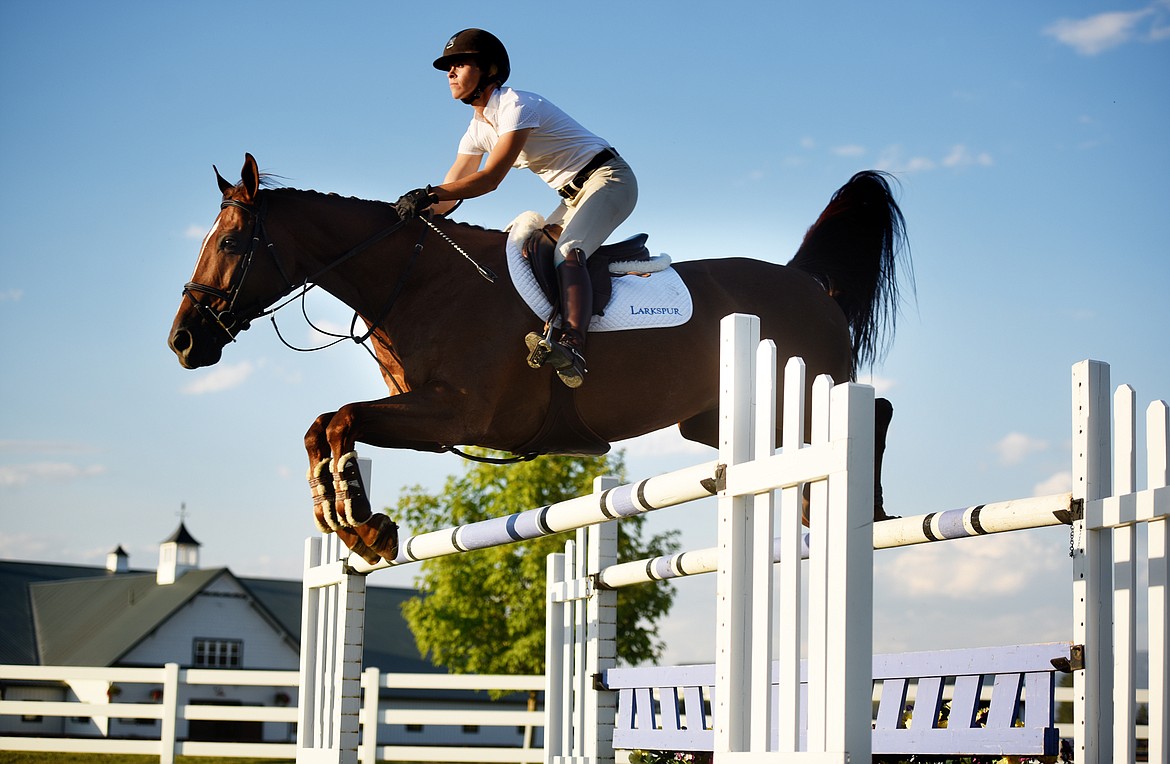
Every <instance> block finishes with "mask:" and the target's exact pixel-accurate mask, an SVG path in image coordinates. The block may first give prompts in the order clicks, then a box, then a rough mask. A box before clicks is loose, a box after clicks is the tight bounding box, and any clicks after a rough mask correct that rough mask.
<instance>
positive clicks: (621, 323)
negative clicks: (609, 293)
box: [507, 212, 692, 332]
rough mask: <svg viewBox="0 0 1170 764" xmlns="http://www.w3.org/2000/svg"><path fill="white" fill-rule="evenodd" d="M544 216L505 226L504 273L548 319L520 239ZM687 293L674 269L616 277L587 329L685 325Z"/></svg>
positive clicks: (526, 215)
mask: <svg viewBox="0 0 1170 764" xmlns="http://www.w3.org/2000/svg"><path fill="white" fill-rule="evenodd" d="M543 225H544V218H543V217H541V216H540V215H539V214H538V213H535V212H525V213H524V214H522V215H520V217H518V218H516V219H515V220H514V221H512V224H511V225H509V226H508V229H507V230H508V245H507V249H508V273H509V275H511V277H512V283H513V284H514V285H515V286H516V291H517V293H519V295H520V297H521V298H523V300H524V302H525V303H527V305H528V307H529V308H531V309H532V312H533V313H534V314H536V317H537V318H539V319H540V320H541V321H546V320H548V317H549V314H550V313H552V304H551V303H549V301H548V298H547V297H545V296H544V292H543V291H542V290H541V288H540V284H538V283H537V282H536V276H534V275H532V268H530V267H529V266H528V261H527V260H526V259H525V258H524V255H523V253H522V252H521V247H522V246H523V244H524V240H525V239H527V238H528V234H529V233H531V232H532V231H533V230H535V228H540V227H541V226H543ZM691 312H692V303H691V293H690V291H689V290H688V289H687V287H686V285H685V284H684V283H683V281H682V279H681V278H680V277H679V275H678V273H677V272H675V270H674V268H667V269H666V270H662V271H659V272H657V273H651V274H650V275H648V276H633V275H630V276H620V277H618V278H615V279H614V280H613V297H612V299H610V301H609V305H608V306H606V308H605V315H604V316H594V317H593V320H592V321H590V323H589V331H591V332H615V331H620V330H622V329H654V328H661V327H667V326H679V325H680V324H685V323H686V322H687V321H689V320H690V318H691Z"/></svg>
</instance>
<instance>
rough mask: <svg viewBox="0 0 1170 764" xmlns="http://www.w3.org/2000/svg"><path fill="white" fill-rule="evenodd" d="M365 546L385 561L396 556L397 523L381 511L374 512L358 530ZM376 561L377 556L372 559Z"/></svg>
mask: <svg viewBox="0 0 1170 764" xmlns="http://www.w3.org/2000/svg"><path fill="white" fill-rule="evenodd" d="M359 533H361V534H362V537H363V539H362V540H363V541H365V543H366V546H368V547H369V549H370V550H371V551H372V552H373V553H374V554H375V555H377V556H378V557H381V558H382V559H383V560H385V561H386V562H394V559H395V558H396V557H398V525H397V524H396V523H395V522H394V521H393V520H391V519H390V518H389V517H386V515H383V514H382V513H381V512H375V513H374V514H373V515H372V516H371V517H370V520H369V522H368V523H366V524H365V525H364V526H362V528H361V529H360V530H359ZM373 562H377V558H375V559H374V560H373Z"/></svg>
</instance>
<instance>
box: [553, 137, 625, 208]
mask: <svg viewBox="0 0 1170 764" xmlns="http://www.w3.org/2000/svg"><path fill="white" fill-rule="evenodd" d="M617 157H618V153H617V150H616V149H612V148H608V149H602V150H601V151H599V152H597V154H596V155H595V156H594V157H593V158H592V159H590V160H589V163H588V164H587V165H585V166H584V167H582V168H581V172H579V173H577V177H575V178H573V179H572V180H570V181H569V182H568V183H566V184H565V185H563V186H561V187H560V188H558V189H557V193H558V194H560V195H561V196H562V197H563V198H565V199H568V200H570V201H571V200H572V199H573V198H574V197H575V196H577V194H579V193H581V188H582V187H584V185H585V181H587V180H589V176H590V175H592V174H593V171H594V170H596V169H597V168H598V167H601V166H602V165H604V164H605V163H606V162H608V161H609V160H611V159H616V158H617Z"/></svg>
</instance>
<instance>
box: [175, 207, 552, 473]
mask: <svg viewBox="0 0 1170 764" xmlns="http://www.w3.org/2000/svg"><path fill="white" fill-rule="evenodd" d="M228 207H235V208H237V209H240V210H243V211H245V212H247V213H248V214H249V215H251V216H252V237H251V238H252V243H251V246H250V247H249V249H248V252H247V253H246V254H245V255H244V258H243V264H242V265H241V267H240V268H238V269H236V272H235V273H233V274H232V279H231V282H230V283H229V284H228V287H227V289H226V290H225V289H220V288H218V287H213V286H210V285H208V284H200V283H198V282H196V281H189V282H187V283H186V284H185V285H184V286H183V294H184V295H185V296H186V297H187V298H188V299H190V300H191V302H192V303H193V304H194V306H195V309H196V310H197V311H198V312H199V314H200V315H201V316H202V317H203V319H204V320H205V321H207V322H208V323H209V324H212V325H214V326H218V327H219V328H220V329H222V330H223V332H224V333H225V334H226V335H227V337H228V339H229V340H230V341H232V342H235V341H236V335H237V334H239V333H240V332H242V331H244V330H245V329H247V328H248V327H249V326H250V325H251V324H252V322H253V321H255V320H256V319H257V318H262V317H264V316H268V317H269V320H270V321H272V328H273V330H274V331H275V333H276V336H277V338H278V339H279V340H280V341H281V343H282V344H283V345H284V346H285V347H287V348H289V349H290V350H295V351H296V352H298V353H312V352H316V351H318V350H325V349H327V348H330V347H333V346H334V345H337V344H338V343H341V342H344V341H345V340H353V342H355V343H356V344H358V345H360V346H361V347H362V348H363V349H365V351H366V352H367V353H369V354H370V357H371V358H373V359H374V362H375V363H377V364H378V367H379V368H381V370H382V371H383V373H384V375H385V378H386V379H388V380H391V381H393V380H394V375H393V374H391V373H390V370H389V369H388V368H386V365H385V364H384V363H383V362H382V360H381V359H379V358H378V354H377V353H375V352H374V351H373V349H372V348H370V347H369V346H368V345H367V344H366V342H367V340H369V339H370V338H371V337H373V336H374V332H375V331H376V330H377V328H378V327H379V326H381V324H382V322H383V321H384V320H385V319H386V317H387V316H389V315H390V311H391V310H393V308H394V304H395V303H396V302H397V301H398V298H399V297H400V296H401V294H402V292H403V290H404V289H405V288H406V283H407V281H408V280H409V278H410V275H411V273H412V272H413V271H414V267H415V264H416V263H417V262H418V259H419V257H420V256H421V255H422V251H423V244H424V242H425V241H426V235H427V231H428V229H429V230H432V231H434V232H435V233H437V234H438V235H439V237H440V238H441V239H442V240H443V241H445V242H446V243H447V244H448V245H450V247H451V248H452V249H454V250H455V251H456V252H458V253H459V254H460V255H462V256H463V258H464V259H465V260H467V262H469V263H471V265H472V266H474V268H475V270H476V271H477V272H478V273H479V275H480V276H482V277H483V278H484V279H485V280H486V281H488V282H489V283H492V284H494V283H495V282H496V274H495V273H493V272H492V270H491V269H490V268H487V267H485V266H483V265H480V264H479V263H478V262H476V261H475V259H474V258H473V257H472V256H471V255H469V254H468V253H467V252H466V251H465V250H464V249H463V248H462V247H461V246H459V244H458V242H456V241H455V240H454V239H452V238H451V237H450V236H448V235H447V234H446V233H445V232H444V231H443V230H442V229H440V228H439V227H438V226H436V225H435V224H434V222H433V221H432V220H430V219H429V218H427V217H420V218H419V219H420V220H421V221H422V222H423V223H424V224H425V226H424V227H423V228H422V229H421V231H420V233H419V238H418V242H417V243H416V244H415V245H414V247H413V249H412V251H411V255H410V259H409V260H408V261H407V263H406V267H405V268H403V269H402V272H401V273H400V275H399V277H398V281H397V283H396V284H395V285H394V289H393V290H391V292H390V296H389V297H388V298H387V300H386V303H385V304H384V305H383V306H382V309H381V311H379V313H378V316H377V318H375V319H374V320H372V321H369V322H368V323H369V327H368V329H367V330H366V332H365V333H364V334H361V335H358V334H357V332H356V327H357V322H358V318H359V317H360V315H359V313H358V312H357V311H354V314H353V319H352V320H351V321H350V324H349V335H341V334H336V333H333V332H327V331H324V330H322V329H321V328H320V327H318V326H316V325H315V324H314V323H313V321H312V319H310V318H309V313H308V309H307V307H306V305H305V296H306V295H307V294H308V293H309V291H310V290H311V289H313V288H315V287H317V286H318V285H319V279H320V277H321V276H323V275H325V274H326V273H328V272H330V271H332V270H334V269H335V268H337V267H339V266H340V265H342V264H344V263H346V262H348V261H349V260H351V259H353V258H354V257H357V256H358V255H359V254H361V253H362V252H365V251H366V250H367V249H369V248H371V247H373V246H374V245H375V244H377V243H378V242H380V241H382V240H383V239H385V238H386V237H387V236H390V235H391V234H394V233H396V232H397V231H399V230H400V229H402V228H403V227H404V226H406V224H407V223H408V222H409V221H408V220H399V221H397V222H396V223H394V224H393V225H390V226H387V227H386V228H384V229H382V230H381V231H379V232H377V233H376V234H374V235H373V236H371V237H370V238H368V239H366V240H365V241H363V242H361V243H360V244H358V245H357V246H355V247H352V248H350V249H349V250H347V251H345V252H343V253H342V254H341V255H339V256H338V257H337V258H335V259H333V260H332V261H330V262H329V264H328V265H326V266H324V267H323V268H320V269H319V270H317V271H316V272H315V273H312V274H310V275H308V276H306V277H305V278H304V279H303V280H302V281H301V283H300V284H293V283H292V280H291V279H290V278H289V277H288V273H287V272H286V271H285V269H284V266H283V265H282V264H281V262H280V258H279V257H277V254H276V249H275V247H274V246H273V242H272V241H271V240H269V239H268V237H267V236H266V235H265V233H264V214H263V213H264V205H263V202H261V204H260V205H259V206H257V205H251V204H246V203H244V202H240V201H237V200H235V199H225V200H223V202H222V203H221V204H220V209H221V210H223V209H227V208H228ZM261 240H264V248H265V250H266V251H267V252H268V254H269V256H270V257H271V258H272V262H273V263H274V264H275V265H276V269H277V270H278V271H279V272H280V275H281V278H283V279H284V282H285V287H286V288H285V289H284V291H282V292H281V293H280V295H279V296H278V297H277V298H276V301H275V304H273V305H272V307H269V308H264V309H261V310H259V311H257V312H256V313H255V314H253V315H251V316H249V317H247V318H243V319H241V318H240V317H238V316H237V315H236V300H237V299H238V298H239V296H240V292H241V290H242V289H243V285H244V282H245V281H246V280H247V277H248V273H249V272H250V271H251V268H252V264H253V262H254V261H255V255H256V250H257V249H258V248H259V247H260V245H261ZM297 290H299V293H298V294H295V295H293V296H292V297H288V295H290V294H292V293H293V292H297ZM196 292H199V293H201V294H207V295H210V296H211V297H214V298H217V299H220V300H222V301H224V302H225V303H227V309H226V310H223V311H220V312H219V313H216V312H215V311H214V310H213V309H212V308H211V307H210V306H209V305H206V304H204V303H202V302H200V301H199V300H198V299H196V297H195V293H196ZM285 297H288V299H284V298H285ZM298 299H299V300H300V301H301V315H302V316H304V318H305V323H307V324H308V325H309V326H310V327H311V328H312V329H313V330H314V331H316V332H318V333H319V334H323V335H325V336H327V337H333V338H334V339H333V341H332V342H327V343H325V344H324V345H320V346H318V347H312V348H300V347H296V346H295V345H293V344H291V343H290V342H289V341H288V340H286V339H285V338H284V335H282V334H281V333H280V327H279V326H278V325H277V323H276V313H277V311H279V310H281V309H282V308H284V307H285V306H287V305H288V304H289V303H292V302H294V301H296V300H298ZM282 300H283V301H282ZM384 347H385V348H386V350H387V351H388V352H390V353H391V354H394V349H393V348H392V347H390V346H389V345H388V344H385V343H384ZM394 386H395V387H396V388H398V392H399V393H401V392H403V390H402V389H401V388H400V387H398V383H397V382H396V381H394ZM442 448H443V450H444V451H450V452H452V453H454V454H457V455H459V456H462V457H463V458H464V459H468V460H471V461H476V462H484V463H488V464H512V463H515V462H524V461H530V460H532V459H535V458H536V457H537V456H539V454H535V453H530V454H518V455H516V456H513V457H487V456H477V455H474V454H469V453H467V452H466V451H463V450H461V449H459V448H457V447H456V446H443V447H442Z"/></svg>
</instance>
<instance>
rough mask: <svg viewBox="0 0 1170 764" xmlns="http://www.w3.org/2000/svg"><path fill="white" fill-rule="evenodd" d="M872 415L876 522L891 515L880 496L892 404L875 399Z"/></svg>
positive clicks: (891, 417) (892, 416)
mask: <svg viewBox="0 0 1170 764" xmlns="http://www.w3.org/2000/svg"><path fill="white" fill-rule="evenodd" d="M873 417H874V422H873V425H874V426H873V459H874V462H873V519H874V522H878V521H879V520H888V519H890V517H891V515H887V514H886V509H885V501H884V499H883V497H882V457H884V456H885V453H886V435H887V434H888V433H889V431H890V422H891V421H892V420H893V418H894V405H893V404H892V403H890V402H889V401H888V400H886V399H885V398H877V399H875V400H874V402H873Z"/></svg>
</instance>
